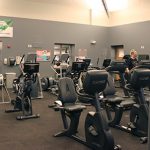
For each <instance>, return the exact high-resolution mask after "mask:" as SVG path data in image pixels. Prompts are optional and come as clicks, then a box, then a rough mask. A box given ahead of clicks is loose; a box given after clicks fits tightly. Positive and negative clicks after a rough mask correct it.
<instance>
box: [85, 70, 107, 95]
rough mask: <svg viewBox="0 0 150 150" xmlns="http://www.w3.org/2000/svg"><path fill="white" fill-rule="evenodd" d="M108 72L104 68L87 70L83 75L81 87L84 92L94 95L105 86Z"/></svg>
mask: <svg viewBox="0 0 150 150" xmlns="http://www.w3.org/2000/svg"><path fill="white" fill-rule="evenodd" d="M107 78H108V73H107V72H106V71H105V70H89V71H87V73H86V75H85V79H84V82H83V89H84V91H85V93H87V94H89V95H94V94H95V93H100V92H102V91H103V90H104V89H105V88H106V84H107Z"/></svg>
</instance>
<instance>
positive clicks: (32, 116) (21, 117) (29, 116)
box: [16, 114, 40, 120]
mask: <svg viewBox="0 0 150 150" xmlns="http://www.w3.org/2000/svg"><path fill="white" fill-rule="evenodd" d="M39 117H40V115H39V114H33V115H28V116H17V117H16V119H17V120H25V119H33V118H39Z"/></svg>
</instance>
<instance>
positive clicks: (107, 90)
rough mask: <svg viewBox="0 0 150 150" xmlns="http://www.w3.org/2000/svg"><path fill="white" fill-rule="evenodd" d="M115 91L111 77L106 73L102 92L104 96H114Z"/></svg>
mask: <svg viewBox="0 0 150 150" xmlns="http://www.w3.org/2000/svg"><path fill="white" fill-rule="evenodd" d="M115 93H116V89H115V85H114V81H113V77H112V76H111V75H110V74H109V73H108V79H107V86H106V88H105V90H104V92H103V94H104V96H112V95H115Z"/></svg>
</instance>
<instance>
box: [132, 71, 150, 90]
mask: <svg viewBox="0 0 150 150" xmlns="http://www.w3.org/2000/svg"><path fill="white" fill-rule="evenodd" d="M130 84H131V86H132V87H133V88H135V89H139V88H143V87H146V86H149V85H150V69H134V70H133V72H132V73H131V78H130Z"/></svg>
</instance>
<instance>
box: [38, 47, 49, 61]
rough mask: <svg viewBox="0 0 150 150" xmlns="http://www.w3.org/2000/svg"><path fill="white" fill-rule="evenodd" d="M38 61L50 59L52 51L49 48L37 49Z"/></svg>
mask: <svg viewBox="0 0 150 150" xmlns="http://www.w3.org/2000/svg"><path fill="white" fill-rule="evenodd" d="M36 54H37V61H50V54H51V53H50V51H48V50H36Z"/></svg>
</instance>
